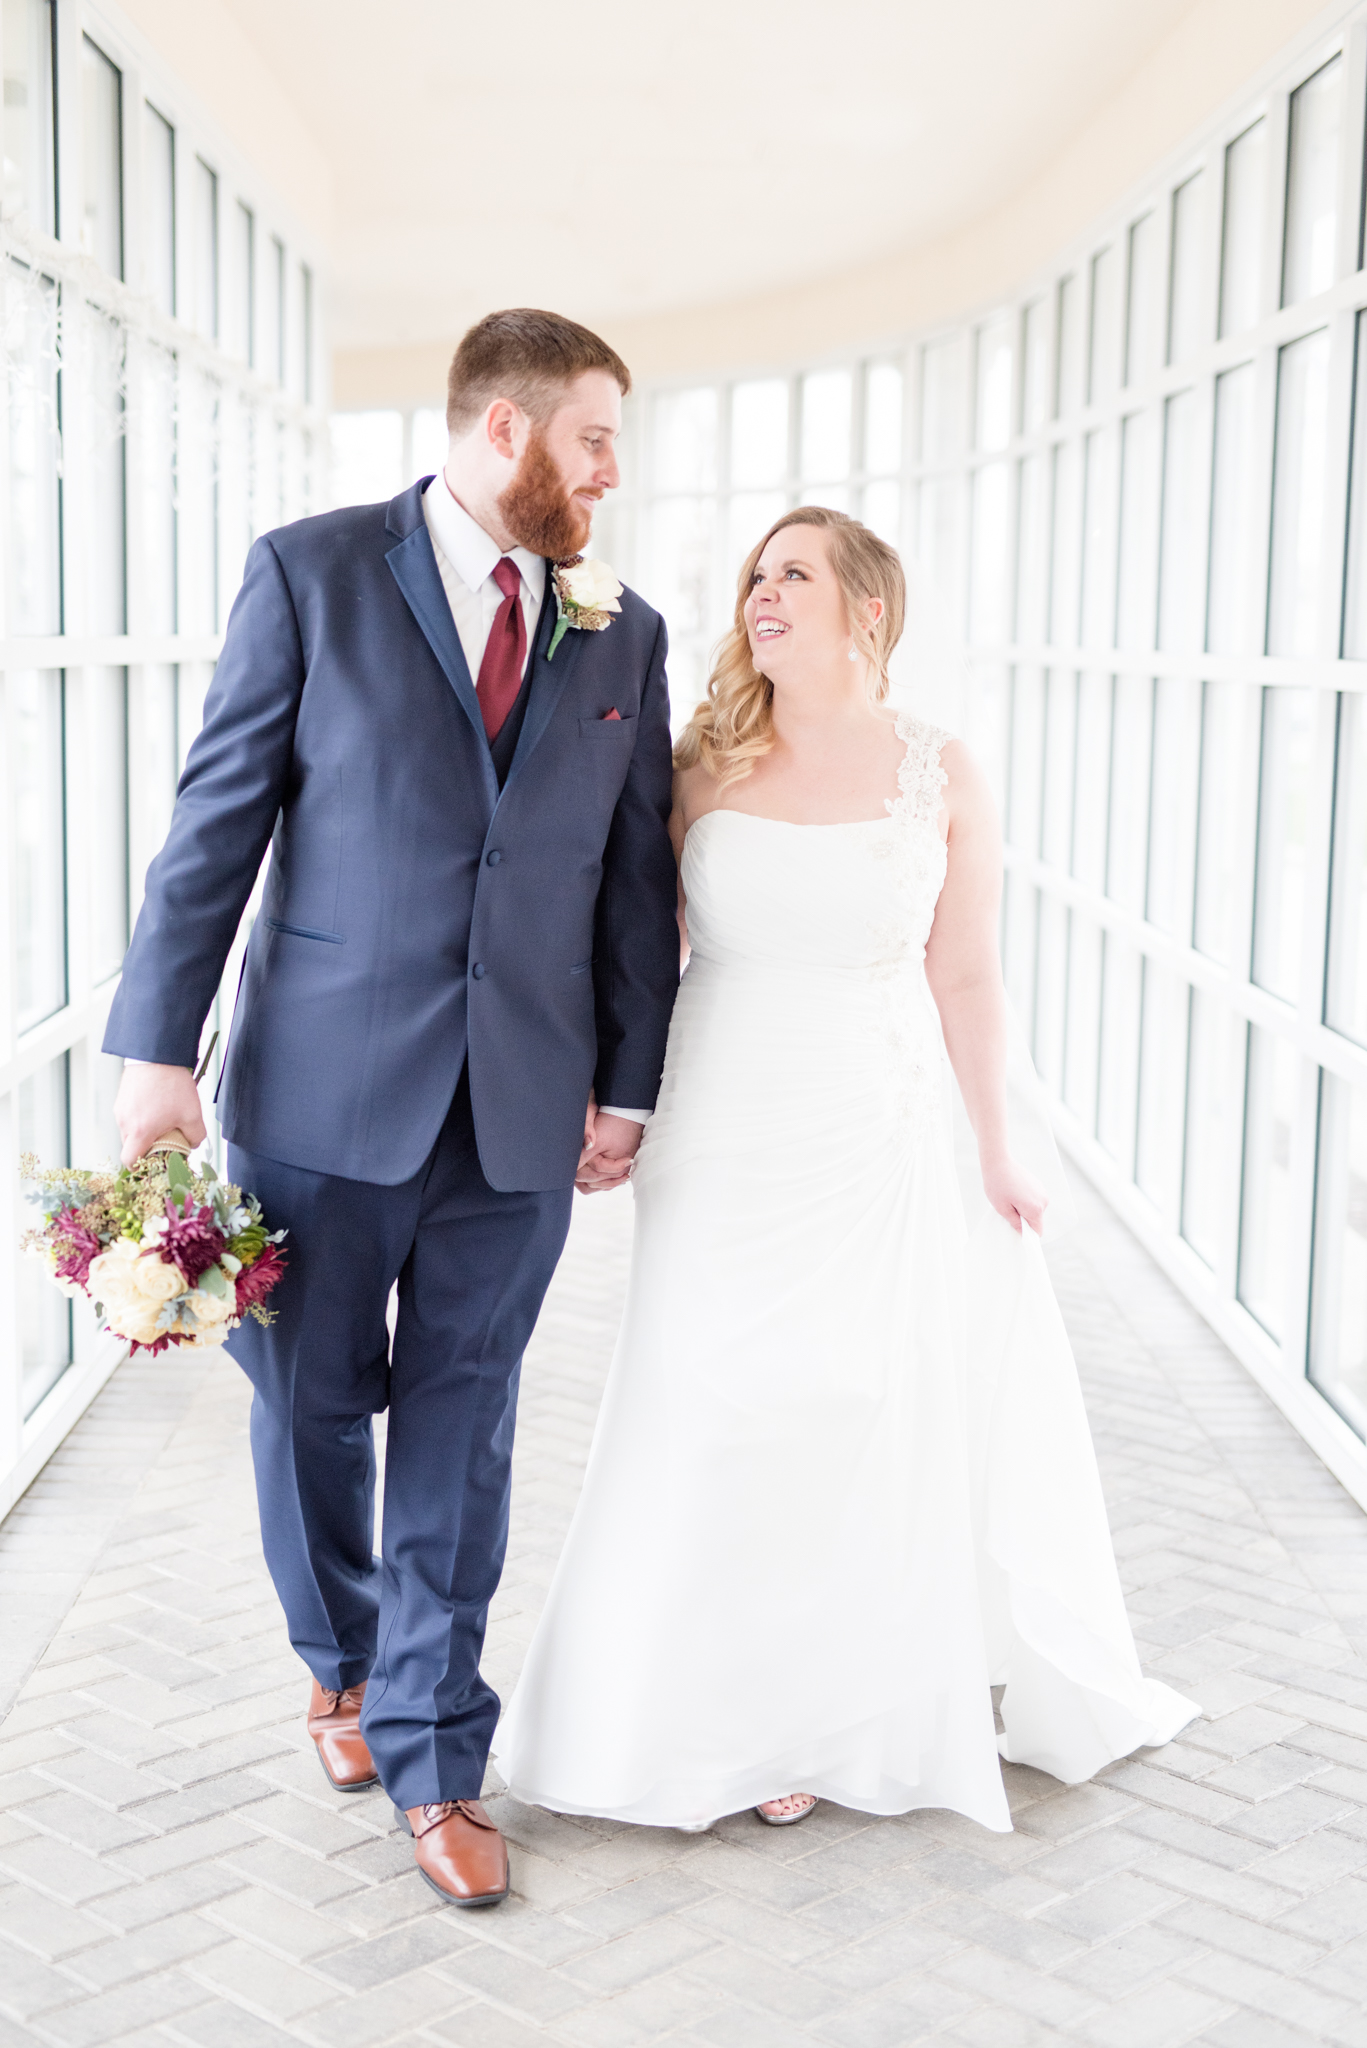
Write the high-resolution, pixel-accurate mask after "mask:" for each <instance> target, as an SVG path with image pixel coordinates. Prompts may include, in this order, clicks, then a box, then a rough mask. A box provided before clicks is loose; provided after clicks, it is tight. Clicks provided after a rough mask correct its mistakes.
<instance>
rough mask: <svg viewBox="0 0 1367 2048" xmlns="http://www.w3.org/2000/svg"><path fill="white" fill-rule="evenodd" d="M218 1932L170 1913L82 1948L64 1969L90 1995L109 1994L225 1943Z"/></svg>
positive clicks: (195, 1918)
mask: <svg viewBox="0 0 1367 2048" xmlns="http://www.w3.org/2000/svg"><path fill="white" fill-rule="evenodd" d="M224 1938H225V1937H224V1934H223V1932H222V1930H221V1929H220V1928H217V1927H215V1926H213V1925H212V1924H211V1923H210V1922H209V1921H207V1920H204V1919H201V1917H200V1915H199V1914H198V1913H193V1912H191V1913H172V1914H170V1915H169V1916H168V1917H167V1918H165V1919H162V1920H154V1921H152V1923H151V1924H150V1926H147V1927H142V1928H139V1929H138V1930H137V1932H136V1933H132V1934H124V1935H121V1936H118V1937H116V1938H115V1939H113V1940H106V1941H104V1942H102V1943H101V1944H100V1946H99V1947H98V1948H83V1949H81V1950H80V1952H79V1953H78V1954H76V1955H73V1956H69V1957H68V1958H67V1968H68V1970H69V1971H70V1973H71V1975H72V1976H73V1977H79V1978H80V1980H81V1982H82V1983H83V1984H86V1985H88V1986H89V1987H90V1989H91V1990H93V1991H108V1990H111V1989H112V1988H113V1986H115V1985H116V1984H123V1983H126V1982H127V1981H128V1980H129V1979H130V1978H133V1977H150V1976H152V1975H154V1974H155V1972H157V1971H158V1970H166V1969H169V1968H171V1967H172V1965H173V1964H176V1963H183V1962H184V1961H186V1959H187V1958H188V1957H190V1956H198V1955H202V1954H203V1953H204V1951H205V1950H206V1949H210V1948H214V1947H216V1946H217V1944H218V1943H219V1942H220V1941H222V1940H224Z"/></svg>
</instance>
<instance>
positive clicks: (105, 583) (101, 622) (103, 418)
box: [68, 307, 127, 633]
mask: <svg viewBox="0 0 1367 2048" xmlns="http://www.w3.org/2000/svg"><path fill="white" fill-rule="evenodd" d="M125 342H126V330H125V329H124V328H122V327H121V326H119V324H118V323H117V322H116V321H113V320H106V319H105V318H104V316H103V314H100V313H97V312H96V311H95V310H94V308H93V307H88V308H86V309H85V315H84V318H83V320H82V322H81V327H80V346H79V348H78V349H77V350H74V351H72V354H74V355H75V356H76V362H75V364H74V365H73V367H72V369H71V370H70V371H69V372H68V376H69V378H70V379H71V380H72V381H73V382H75V383H77V384H78V385H79V387H80V395H81V398H82V400H83V403H84V408H85V421H84V425H85V440H86V446H85V451H84V453H85V461H86V473H87V477H88V481H89V491H90V497H89V514H90V516H89V518H88V521H87V525H86V535H87V547H86V549H85V550H84V551H83V559H82V560H81V561H79V562H77V563H75V564H73V568H74V570H75V574H76V579H77V580H76V589H75V593H74V594H75V596H76V600H77V603H78V604H80V605H81V607H82V611H83V614H84V623H85V628H86V630H87V632H91V633H123V632H126V631H127V584H126V562H127V553H126V545H125V520H126V518H127V501H126V496H125V483H126V470H127V465H126V460H125V458H126V454H127V445H126V442H125V439H124V428H125V425H126V422H127V415H126V412H125V409H124V349H125ZM68 362H71V356H70V355H69V356H68ZM68 630H70V625H69V624H68Z"/></svg>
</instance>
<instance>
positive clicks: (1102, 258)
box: [635, 11, 1367, 1501]
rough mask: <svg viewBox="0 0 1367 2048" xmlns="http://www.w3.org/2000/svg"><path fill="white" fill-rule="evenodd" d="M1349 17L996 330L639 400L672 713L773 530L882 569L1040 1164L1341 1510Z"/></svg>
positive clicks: (1360, 1007)
mask: <svg viewBox="0 0 1367 2048" xmlns="http://www.w3.org/2000/svg"><path fill="white" fill-rule="evenodd" d="M1365 108H1367V16H1365V15H1364V12H1363V11H1358V12H1356V13H1354V14H1352V15H1350V16H1348V18H1347V20H1346V22H1345V25H1344V28H1343V30H1342V32H1341V33H1339V34H1338V35H1336V36H1335V37H1334V38H1332V39H1331V40H1329V41H1327V42H1325V43H1323V44H1322V45H1321V46H1320V47H1318V48H1316V49H1315V50H1314V51H1313V52H1312V53H1309V54H1307V55H1305V56H1304V57H1303V58H1302V59H1300V60H1299V61H1298V62H1297V63H1295V64H1294V65H1292V66H1289V67H1288V69H1287V70H1286V72H1285V75H1284V76H1283V77H1282V78H1281V79H1279V80H1278V81H1277V83H1276V85H1275V86H1274V87H1273V88H1272V89H1270V90H1267V91H1264V92H1262V93H1260V94H1259V95H1258V96H1257V97H1256V98H1250V99H1249V100H1248V101H1247V103H1246V104H1245V105H1243V106H1242V107H1240V108H1238V109H1237V111H1236V112H1234V113H1233V114H1232V115H1231V116H1230V118H1228V119H1227V120H1225V121H1223V122H1222V123H1221V124H1220V125H1219V127H1218V128H1215V129H1213V130H1211V131H1209V132H1207V133H1206V134H1204V135H1203V136H1202V137H1200V138H1199V139H1198V140H1197V141H1196V142H1195V143H1194V144H1193V145H1192V147H1191V148H1190V150H1189V151H1188V152H1187V153H1186V154H1185V155H1184V156H1183V157H1182V158H1181V159H1180V160H1178V161H1173V162H1171V163H1170V164H1169V165H1168V166H1167V167H1166V168H1165V170H1164V171H1163V173H1162V175H1161V176H1155V179H1154V181H1153V183H1152V185H1151V186H1150V188H1149V189H1148V190H1146V191H1143V192H1142V193H1140V194H1139V195H1138V196H1137V197H1136V198H1135V200H1134V201H1133V203H1132V204H1131V205H1129V206H1128V207H1126V208H1125V209H1124V210H1123V211H1122V212H1118V213H1116V214H1115V215H1113V216H1112V217H1110V218H1109V219H1107V220H1106V221H1105V222H1103V223H1102V224H1100V225H1099V226H1098V227H1097V229H1096V231H1095V232H1094V234H1093V235H1092V236H1091V237H1090V238H1089V239H1087V240H1086V241H1085V242H1084V243H1082V244H1080V245H1078V246H1076V247H1075V248H1074V249H1073V250H1072V251H1071V252H1070V253H1069V255H1068V256H1067V259H1066V260H1064V261H1061V262H1060V263H1059V264H1058V266H1057V267H1056V269H1055V270H1054V271H1053V272H1052V273H1050V274H1045V275H1043V276H1041V277H1038V278H1037V279H1036V280H1035V282H1034V284H1033V286H1032V288H1031V289H1030V290H1029V291H1027V292H1025V293H1024V294H1022V296H1021V297H1020V298H1019V299H1018V300H1017V301H1016V302H1014V303H1011V304H1007V305H1002V306H999V307H996V308H994V309H992V310H990V311H989V312H987V313H985V314H984V315H983V316H982V317H981V318H979V319H977V320H976V321H974V322H973V323H972V324H965V325H963V326H960V327H956V328H952V329H949V330H947V331H943V332H938V333H934V334H930V335H927V336H925V337H923V338H922V339H920V340H919V341H917V342H916V343H915V345H913V346H910V347H907V348H905V349H895V350H885V351H881V352H879V353H878V354H876V355H869V356H866V357H864V358H862V359H856V360H845V361H834V362H827V363H822V364H815V365H812V366H810V367H806V368H800V369H798V370H797V371H796V372H795V373H794V374H792V375H790V376H783V377H779V376H769V377H762V378H741V379H738V380H734V381H726V382H720V383H715V384H713V383H697V382H695V383H693V384H691V385H680V386H677V387H671V388H667V389H657V390H655V391H654V392H653V393H651V394H649V395H648V397H647V399H646V402H645V408H644V411H645V417H644V426H645V434H644V446H643V450H642V454H641V460H640V471H639V475H638V478H637V483H636V490H637V507H638V527H637V533H636V537H635V538H636V546H635V553H636V575H635V580H636V582H637V583H638V585H639V587H640V588H641V589H642V590H643V592H644V593H645V594H646V595H647V596H648V597H650V598H651V599H652V600H653V601H654V602H656V603H657V604H658V605H659V606H660V607H661V609H662V610H663V611H664V612H665V614H666V617H667V618H668V621H669V624H670V629H671V641H672V650H671V651H672V661H671V677H672V686H673V690H674V695H675V701H676V706H677V707H678V711H679V714H680V716H686V715H687V711H688V709H689V708H690V707H691V705H692V703H693V702H694V701H696V699H697V697H698V696H699V694H700V693H701V690H702V688H703V685H704V683H705V679H706V664H707V653H708V649H709V647H710V646H711V645H712V644H713V643H714V642H715V639H716V637H717V635H718V634H719V633H720V632H721V631H722V630H723V628H724V627H725V626H726V624H727V623H728V622H729V617H730V612H731V606H732V604H733V602H734V591H735V576H736V571H737V568H738V566H739V562H740V560H741V558H742V556H743V554H744V552H745V550H746V549H747V548H748V547H749V546H750V545H751V544H752V542H753V540H754V539H755V538H756V537H757V536H758V535H759V533H760V532H761V531H762V530H763V529H764V527H765V526H766V525H767V523H768V522H769V521H770V520H772V519H773V518H774V517H775V516H776V515H777V514H778V513H779V512H781V511H782V510H784V509H785V508H786V507H787V506H789V505H792V504H795V503H799V502H802V501H804V500H816V501H820V502H823V503H827V504H831V505H836V506H839V507H841V508H843V509H846V510H849V511H852V512H855V513H857V514H858V515H859V516H860V517H862V518H864V519H866V520H867V521H868V522H869V524H870V525H872V526H874V527H875V528H877V530H878V531H880V532H881V533H883V534H885V535H886V536H887V537H888V538H889V539H891V540H893V541H895V542H896V543H897V544H898V545H899V546H900V547H901V548H902V550H903V552H904V554H905V555H906V556H907V557H908V559H912V560H914V561H915V562H916V563H917V564H918V565H919V572H920V576H919V580H920V583H921V585H922V588H923V590H925V591H928V592H929V593H930V597H931V603H932V606H933V607H934V608H935V609H938V610H940V611H942V612H943V613H944V615H945V616H946V617H947V618H948V620H949V621H950V629H951V635H952V638H953V640H954V641H955V642H956V643H957V645H958V646H959V647H960V648H961V649H962V650H963V656H962V657H961V659H966V680H965V688H964V690H963V694H962V718H961V725H962V729H963V730H964V732H965V734H966V736H967V737H968V738H969V739H970V741H971V743H972V744H973V746H974V747H975V749H976V751H977V753H978V755H979V757H980V758H981V759H982V760H983V762H984V763H985V765H986V766H987V767H988V769H989V771H990V773H991V775H992V778H993V781H994V784H995V788H996V791H997V795H998V800H999V803H1000V805H1001V810H1002V815H1003V820H1004V823H1005V827H1006V835H1007V886H1006V893H1005V900H1004V905H1003V920H1002V942H1003V952H1004V958H1005V966H1006V975H1007V981H1008V984H1009V987H1010V989H1011V992H1012V995H1013V997H1014V1000H1015V1003H1016V1005H1017V1007H1018V1009H1019V1012H1020V1014H1021V1016H1022V1017H1023V1018H1024V1019H1025V1020H1026V1022H1027V1025H1028V1029H1029V1032H1030V1035H1031V1039H1032V1043H1033V1048H1034V1054H1035V1059H1036V1062H1037V1065H1038V1067H1039V1069H1040V1072H1041V1074H1042V1076H1043V1078H1044V1081H1045V1083H1046V1086H1047V1087H1048V1089H1049V1091H1050V1093H1051V1094H1052V1096H1053V1098H1054V1100H1055V1103H1056V1105H1057V1108H1058V1115H1059V1124H1060V1129H1061V1131H1062V1133H1063V1135H1064V1136H1065V1139H1066V1140H1067V1142H1068V1143H1069V1146H1070V1149H1071V1150H1072V1151H1073V1152H1074V1154H1075V1156H1077V1157H1078V1158H1080V1159H1081V1161H1082V1162H1083V1163H1084V1164H1085V1165H1086V1167H1087V1169H1088V1170H1089V1172H1091V1173H1092V1174H1093V1176H1094V1177H1095V1178H1096V1179H1097V1180H1098V1181H1099V1182H1100V1184H1101V1185H1102V1186H1103V1188H1104V1189H1105V1190H1106V1191H1107V1192H1108V1193H1109V1194H1110V1196H1111V1198H1112V1200H1113V1201H1114V1202H1115V1203H1116V1205H1117V1207H1118V1208H1119V1209H1120V1210H1121V1212H1122V1213H1123V1214H1124V1215H1125V1217H1126V1219H1127V1220H1128V1221H1129V1222H1131V1224H1132V1225H1133V1226H1134V1227H1135V1228H1136V1230H1137V1231H1138V1232H1139V1234H1140V1235H1141V1237H1142V1238H1143V1239H1144V1241H1145V1242H1146V1243H1147V1244H1148V1245H1149V1246H1150V1248H1151V1249H1152V1250H1153V1251H1154V1252H1155V1253H1156V1255H1157V1256H1158V1257H1159V1259H1160V1261H1161V1262H1162V1263H1163V1264H1164V1265H1165V1266H1166V1267H1167V1269H1168V1270H1169V1271H1170V1272H1171V1273H1172V1274H1173V1276H1174V1277H1175V1278H1177V1279H1178V1281H1179V1282H1180V1284H1182V1285H1183V1287H1184V1288H1185V1289H1186V1291H1187V1292H1188V1294H1189V1295H1190V1296H1191V1297H1192V1299H1193V1300H1194V1301H1195V1302H1196V1303H1197V1305H1198V1306H1199V1307H1200V1308H1201V1309H1202V1310H1203V1312H1204V1313H1205V1314H1206V1315H1207V1316H1208V1317H1209V1318H1210V1320H1211V1321H1212V1322H1213V1323H1214V1325H1215V1326H1216V1328H1217V1329H1218V1330H1219V1331H1220V1333H1221V1334H1222V1335H1223V1336H1224V1337H1225V1339H1226V1341H1227V1342H1229V1343H1230V1344H1231V1345H1232V1346H1233V1348H1234V1349H1235V1350H1236V1351H1237V1352H1238V1353H1239V1355H1240V1356H1241V1357H1242V1358H1243V1359H1244V1360H1245V1362H1246V1363H1247V1364H1248V1365H1249V1366H1250V1367H1251V1368H1252V1369H1253V1371H1254V1372H1255V1374H1256V1375H1257V1376H1258V1378H1259V1379H1260V1380H1261V1381H1262V1382H1263V1384H1264V1385H1266V1386H1267V1387H1268V1388H1269V1390H1270V1391H1271V1392H1272V1393H1273V1395H1274V1397H1275V1398H1276V1399H1277V1400H1278V1401H1279V1403H1280V1404H1281V1405H1282V1406H1283V1407H1284V1408H1285V1409H1286V1411H1287V1412H1288V1414H1290V1415H1291V1417H1292V1419H1293V1420H1294V1421H1296V1423H1297V1425H1298V1426H1299V1427H1300V1428H1301V1429H1302V1431H1303V1432H1304V1434H1305V1435H1306V1436H1307V1437H1308V1438H1309V1439H1310V1440H1311V1442H1312V1443H1313V1444H1314V1445H1315V1447H1316V1448H1317V1449H1318V1450H1319V1451H1320V1453H1321V1455H1322V1456H1324V1457H1325V1458H1326V1459H1327V1460H1328V1461H1329V1462H1330V1464H1331V1465H1332V1466H1333V1468H1334V1469H1335V1470H1336V1471H1337V1472H1338V1473H1339V1475H1340V1477H1342V1478H1343V1479H1344V1480H1345V1482H1346V1483H1347V1484H1348V1485H1349V1486H1350V1487H1351V1488H1352V1489H1353V1490H1354V1492H1356V1493H1357V1495H1358V1497H1359V1498H1360V1499H1363V1500H1364V1501H1367V1451H1365V1450H1364V1445H1363V1439H1364V1437H1365V1436H1367V310H1364V309H1367V274H1365V273H1364V270H1363V253H1364V252H1363V190H1364V154H1363V146H1364V110H1365Z"/></svg>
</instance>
